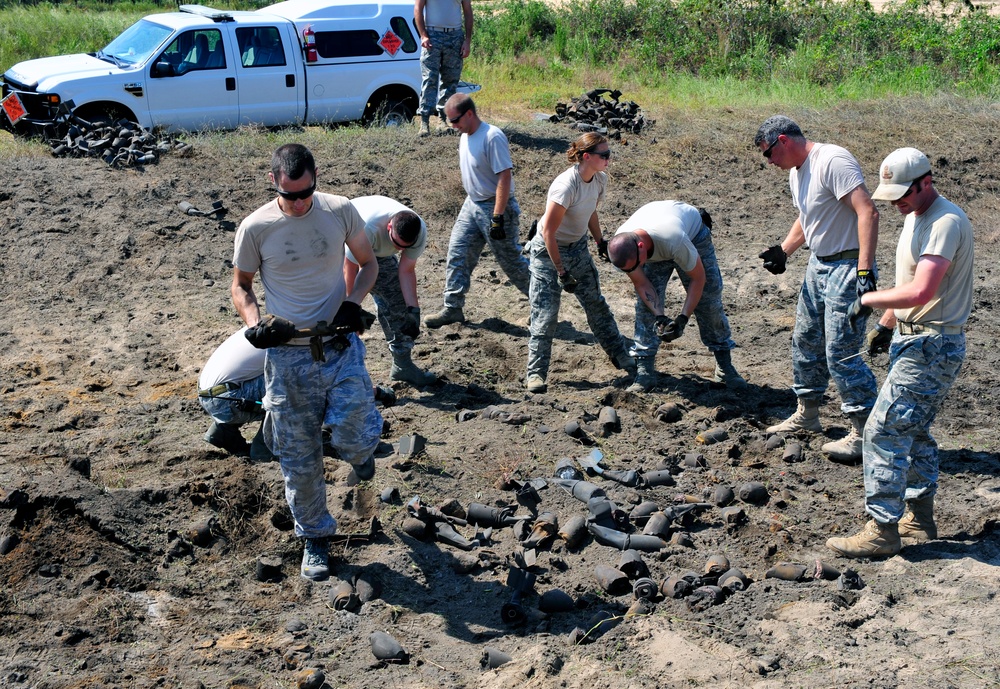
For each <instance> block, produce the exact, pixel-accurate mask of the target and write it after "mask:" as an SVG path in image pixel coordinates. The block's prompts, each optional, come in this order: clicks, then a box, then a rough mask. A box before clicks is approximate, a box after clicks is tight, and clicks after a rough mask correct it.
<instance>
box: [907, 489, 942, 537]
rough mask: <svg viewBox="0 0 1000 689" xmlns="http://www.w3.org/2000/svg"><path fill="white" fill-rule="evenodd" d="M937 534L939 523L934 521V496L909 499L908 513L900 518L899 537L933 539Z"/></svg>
mask: <svg viewBox="0 0 1000 689" xmlns="http://www.w3.org/2000/svg"><path fill="white" fill-rule="evenodd" d="M937 535H938V532H937V524H935V523H934V496H933V495H932V496H931V497H929V498H920V499H919V500H907V501H906V514H904V515H903V518H902V519H900V520H899V537H900V538H913V539H916V540H918V541H933V540H934V539H935V538H937Z"/></svg>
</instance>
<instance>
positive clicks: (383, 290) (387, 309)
mask: <svg viewBox="0 0 1000 689" xmlns="http://www.w3.org/2000/svg"><path fill="white" fill-rule="evenodd" d="M369 294H371V295H372V301H374V302H375V315H376V316H378V324H379V325H380V326H382V332H383V333H385V341H386V342H388V343H389V351H390V352H399V353H405V352H410V351H412V350H413V338H411V337H410V336H409V335H404V334H403V333H402V332H400V328H402V327H403V318H404V316H405V315H406V300H405V299H403V290H402V289H401V288H400V286H399V257H398V256H386V257H384V258H380V259H378V278H376V280H375V286H374V287H373V288H372V291H371V292H369Z"/></svg>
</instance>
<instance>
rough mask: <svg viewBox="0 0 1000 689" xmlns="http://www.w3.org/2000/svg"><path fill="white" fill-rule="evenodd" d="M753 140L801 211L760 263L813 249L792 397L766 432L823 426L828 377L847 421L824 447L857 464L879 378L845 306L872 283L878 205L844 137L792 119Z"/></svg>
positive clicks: (795, 340) (781, 262) (776, 268)
mask: <svg viewBox="0 0 1000 689" xmlns="http://www.w3.org/2000/svg"><path fill="white" fill-rule="evenodd" d="M754 145H755V146H757V147H758V148H760V151H761V153H763V155H764V157H765V158H766V159H767V161H768V162H769V163H770V164H771V165H776V166H777V167H779V168H781V169H782V170H788V185H789V188H790V189H791V192H792V202H793V203H794V204H795V208H796V209H797V210H798V212H799V214H798V217H797V218H796V219H795V222H794V223H792V227H791V229H790V230H789V231H788V234H787V236H786V237H785V239H784V240H783V241H782V242H781V244H775V245H774V246H772V247H770V248H768V249H767V250H765V251H763V252H761V253H760V258H762V259H764V268H765V269H766V270H768V271H769V272H771V273H774V274H775V275H777V274H779V273H784V272H785V262H786V261H787V259H788V257H789V256H791V255H792V253H794V252H795V251H796V250H797V249H798V248H799V247H802V246H808V248H809V249H810V250H811V255H810V256H809V263H808V265H807V266H806V274H805V278H804V279H803V281H802V288H801V290H800V291H799V302H798V306H797V307H796V311H795V330H794V331H793V333H792V375H793V384H792V390H793V391H794V392H795V396H796V398H797V399H798V405H797V409H796V411H795V413H794V414H792V415H791V416H790V417H789V418H787V419H785V420H784V421H782V422H781V423H779V424H776V425H774V426H771V427H770V428H768V429H767V432H768V433H797V432H801V431H810V432H813V433H819V432H821V431H822V430H823V429H822V426H821V425H820V420H819V406H820V403H821V402H822V401H823V394H824V393H825V392H826V389H827V387H828V385H829V383H830V380H831V379H832V380H833V382H834V384H835V385H836V386H837V391H838V392H839V393H840V400H841V404H840V408H841V411H842V412H843V413H844V414H846V415H847V417H848V419H849V420H850V423H851V428H850V431H849V432H848V435H847V437H845V438H843V439H841V440H836V441H833V442H828V443H826V444H824V445H823V448H822V449H823V452H825V453H826V454H827V456H828V457H829V458H830V460H831V461H835V462H840V463H843V464H856V463H857V462H858V461H859V460H860V459H861V433H862V432H863V431H864V427H865V421H867V419H868V414H869V413H870V412H871V409H872V405H873V404H875V396H876V393H877V392H878V385H877V383H876V381H875V376H874V375H872V372H871V370H869V368H868V366H867V365H866V364H865V362H864V361H862V360H861V357H858V356H854V355H855V354H857V352H858V349H860V348H861V343H862V336H863V334H864V332H863V330H862V331H860V332H859V331H857V330H855V329H853V328H851V326H850V324H849V323H848V322H847V317H846V315H845V314H846V313H847V308H848V307H849V306H850V305H851V302H852V301H854V299H856V298H857V297H858V296H860V295H861V294H864V293H865V292H868V291H871V290H873V289H875V287H876V284H875V280H876V277H877V276H876V268H875V246H876V244H877V243H878V211H877V210H876V209H875V204H874V203H872V200H871V197H869V195H868V189H867V187H865V178H864V175H863V174H862V172H861V165H860V163H858V161H857V159H856V158H855V157H854V156H853V155H851V153H850V152H849V151H848V150H847V149H845V148H842V147H841V146H836V145H834V144H825V143H819V142H816V141H810V140H809V139H807V138H806V137H805V136H804V135H803V133H802V129H800V128H799V125H798V124H796V123H795V122H794V121H793V120H791V119H790V118H788V117H785V116H784V115H775V116H773V117H770V118H768V119H767V120H765V122H764V123H763V124H762V125H761V126H760V128H759V129H758V130H757V134H756V136H754ZM863 326H864V324H862V327H863Z"/></svg>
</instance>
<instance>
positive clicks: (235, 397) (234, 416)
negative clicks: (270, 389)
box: [198, 375, 264, 426]
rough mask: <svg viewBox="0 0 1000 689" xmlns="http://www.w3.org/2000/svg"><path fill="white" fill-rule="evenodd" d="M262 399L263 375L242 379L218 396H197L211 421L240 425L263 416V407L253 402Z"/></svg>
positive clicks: (258, 419)
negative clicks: (238, 385) (236, 386)
mask: <svg viewBox="0 0 1000 689" xmlns="http://www.w3.org/2000/svg"><path fill="white" fill-rule="evenodd" d="M262 399H264V376H263V375H259V376H257V377H256V378H251V379H250V380H244V381H243V382H242V383H240V387H239V388H237V389H236V390H230V391H229V392H226V393H223V394H222V395H220V396H219V397H199V398H198V401H199V402H201V407H202V409H204V410H205V411H206V412H208V415H209V416H211V417H212V420H213V421H216V422H218V423H230V424H237V425H240V426H242V425H243V424H245V423H250V422H251V421H260V420H261V419H263V418H264V407H262V406H261V405H259V404H254V402H260V401H261V400H262Z"/></svg>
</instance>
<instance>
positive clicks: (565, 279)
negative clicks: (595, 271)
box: [559, 270, 577, 294]
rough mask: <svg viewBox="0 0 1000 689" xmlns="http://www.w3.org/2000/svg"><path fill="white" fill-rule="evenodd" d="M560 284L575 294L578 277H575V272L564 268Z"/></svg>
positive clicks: (560, 276) (560, 274)
mask: <svg viewBox="0 0 1000 689" xmlns="http://www.w3.org/2000/svg"><path fill="white" fill-rule="evenodd" d="M559 284H560V285H562V288H563V289H564V290H566V291H567V292H569V293H570V294H573V292H575V291H576V285H577V282H576V278H575V277H573V274H572V273H570V272H569V271H568V270H564V271H563V272H561V273H559Z"/></svg>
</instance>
